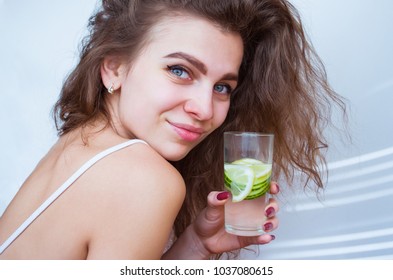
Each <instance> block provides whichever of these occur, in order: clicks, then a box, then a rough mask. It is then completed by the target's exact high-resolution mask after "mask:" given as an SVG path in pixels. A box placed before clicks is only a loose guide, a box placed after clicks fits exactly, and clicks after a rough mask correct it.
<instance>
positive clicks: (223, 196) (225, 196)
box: [217, 192, 229, 200]
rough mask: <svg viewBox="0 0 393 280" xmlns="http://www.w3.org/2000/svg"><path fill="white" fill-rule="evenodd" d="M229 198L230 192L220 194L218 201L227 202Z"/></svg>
mask: <svg viewBox="0 0 393 280" xmlns="http://www.w3.org/2000/svg"><path fill="white" fill-rule="evenodd" d="M228 197H229V192H220V193H219V194H218V195H217V199H218V200H225V199H227V198H228Z"/></svg>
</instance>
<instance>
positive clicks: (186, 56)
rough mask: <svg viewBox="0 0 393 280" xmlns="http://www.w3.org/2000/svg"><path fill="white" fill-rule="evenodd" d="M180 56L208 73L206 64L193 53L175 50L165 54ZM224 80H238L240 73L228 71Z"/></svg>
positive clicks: (171, 56) (170, 56)
mask: <svg viewBox="0 0 393 280" xmlns="http://www.w3.org/2000/svg"><path fill="white" fill-rule="evenodd" d="M168 57H169V58H180V59H184V60H186V61H188V62H189V63H191V64H192V65H193V66H195V68H197V69H198V70H199V71H200V72H202V74H204V75H206V73H207V68H206V65H205V64H204V63H203V62H202V61H200V60H198V59H197V58H195V57H193V56H192V55H189V54H186V53H184V52H175V53H171V54H168V55H166V56H165V58H168ZM222 79H223V80H233V81H237V80H238V75H237V74H234V73H228V74H225V75H224V76H223V77H222Z"/></svg>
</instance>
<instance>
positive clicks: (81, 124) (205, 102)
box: [0, 0, 341, 259]
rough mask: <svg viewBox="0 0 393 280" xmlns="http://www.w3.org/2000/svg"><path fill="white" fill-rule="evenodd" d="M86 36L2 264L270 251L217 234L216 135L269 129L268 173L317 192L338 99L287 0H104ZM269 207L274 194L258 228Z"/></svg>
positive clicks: (16, 210) (0, 237) (9, 224)
mask: <svg viewBox="0 0 393 280" xmlns="http://www.w3.org/2000/svg"><path fill="white" fill-rule="evenodd" d="M89 27H90V31H91V33H90V36H89V37H88V38H87V39H86V40H84V41H83V43H84V45H83V49H82V53H81V57H80V61H79V63H78V65H77V66H76V68H75V69H74V71H73V72H72V73H71V74H70V75H69V77H68V78H67V80H66V81H65V83H64V86H63V89H62V92H61V95H60V98H59V100H58V102H57V103H56V105H55V110H54V112H55V119H56V124H57V125H58V132H59V140H58V142H57V143H56V144H55V145H54V146H53V147H52V148H51V150H50V151H49V152H48V154H47V155H46V156H45V157H44V158H43V159H42V160H41V161H40V163H39V164H38V165H37V167H36V168H35V170H34V171H33V172H32V174H31V175H30V176H29V177H28V178H27V180H26V181H25V183H24V184H23V186H22V187H21V189H20V191H19V192H18V193H17V195H16V196H15V198H14V199H13V200H12V202H11V203H10V205H9V206H8V208H7V209H6V211H5V212H4V214H3V216H2V217H1V219H0V244H1V247H0V253H1V255H0V258H2V259H19V258H21V259H112V258H114V259H127V258H130V259H159V258H166V259H207V258H211V257H214V256H217V255H219V254H222V253H224V252H229V251H233V250H237V249H240V248H243V247H245V246H248V245H250V244H266V243H269V242H270V241H272V240H273V239H274V236H273V235H271V234H269V233H267V234H264V235H261V236H258V237H238V236H235V235H230V234H227V233H226V232H225V231H224V229H223V206H224V204H225V202H226V201H227V200H228V198H229V194H228V193H227V192H220V191H219V190H220V189H222V185H223V163H222V133H223V132H224V131H227V130H240V131H260V132H269V133H274V134H275V139H276V141H275V168H276V169H275V174H276V176H277V177H278V176H280V175H281V174H283V175H285V176H286V178H287V180H288V181H289V182H291V180H292V179H293V176H292V174H293V171H294V170H300V171H302V172H303V173H304V174H306V175H307V178H308V180H307V182H308V181H313V182H315V183H316V184H317V186H319V187H322V181H321V174H320V173H319V171H318V170H319V169H318V166H319V164H320V163H321V162H323V161H324V157H323V153H322V150H323V148H325V147H326V144H325V141H324V138H323V136H322V129H323V125H324V124H325V123H324V122H323V121H324V120H326V119H327V118H328V117H329V114H328V113H329V112H328V111H326V109H328V108H329V106H330V104H331V103H332V102H333V103H337V104H339V105H341V103H340V99H339V98H338V97H337V96H336V94H335V93H334V92H333V91H331V90H330V88H329V87H328V85H327V82H326V78H325V74H324V71H323V68H320V66H321V65H320V64H315V63H317V62H318V59H317V58H318V57H317V56H316V55H315V54H314V53H313V51H312V49H311V48H310V45H309V44H308V43H307V41H306V39H305V36H304V34H303V29H302V26H301V23H300V20H299V18H298V16H297V14H296V11H295V9H294V8H293V7H292V6H291V5H290V4H289V3H288V2H287V1H285V0H225V1H224V0H216V1H211V0H156V1H154V0H149V1H144V0H139V1H136V0H135V1H132V0H129V1H128V0H103V1H102V7H101V8H100V9H99V10H98V11H97V13H96V14H95V15H94V16H92V17H91V19H90V25H89ZM277 192H278V185H277V184H276V183H272V184H271V193H273V194H275V193H277ZM206 198H207V202H206ZM277 211H278V205H277V203H276V201H275V200H274V199H271V201H270V204H269V205H268V207H267V208H266V213H265V215H266V216H267V217H268V219H267V221H266V223H265V224H264V227H265V229H266V231H267V232H270V231H272V230H274V229H275V228H277V226H278V220H277V218H276V216H275V213H277Z"/></svg>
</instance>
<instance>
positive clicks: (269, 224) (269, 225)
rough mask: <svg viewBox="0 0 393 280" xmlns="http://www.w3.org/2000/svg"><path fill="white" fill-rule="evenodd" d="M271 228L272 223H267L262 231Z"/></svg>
mask: <svg viewBox="0 0 393 280" xmlns="http://www.w3.org/2000/svg"><path fill="white" fill-rule="evenodd" d="M272 229H273V224H272V223H267V224H265V225H264V226H263V230H264V231H269V230H272Z"/></svg>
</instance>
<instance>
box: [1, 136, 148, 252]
mask: <svg viewBox="0 0 393 280" xmlns="http://www.w3.org/2000/svg"><path fill="white" fill-rule="evenodd" d="M135 143H144V144H147V143H146V142H145V141H143V140H139V139H132V140H129V141H126V142H124V143H121V144H118V145H116V146H113V147H110V148H108V149H106V150H104V151H102V152H100V153H98V154H97V155H95V156H94V157H93V158H91V159H90V160H88V161H87V162H86V163H85V164H83V165H82V166H81V167H80V168H79V169H78V170H77V171H76V172H75V173H74V174H72V175H71V177H70V178H68V180H67V181H65V182H64V183H63V184H62V185H61V186H60V187H59V188H58V189H57V190H56V191H55V192H54V193H53V194H52V195H51V196H50V197H49V198H48V199H47V200H45V201H44V202H43V203H42V204H41V205H40V206H39V207H38V208H37V210H35V211H34V212H33V214H31V215H30V217H28V218H27V219H26V220H25V221H24V222H23V223H22V225H20V226H19V227H18V228H17V229H16V230H15V231H14V233H12V234H11V236H10V237H8V239H7V240H6V241H4V243H3V244H1V246H0V255H1V254H2V253H3V252H4V250H5V249H7V247H8V246H10V245H11V243H12V242H14V241H15V239H16V238H18V236H19V235H20V234H21V233H22V232H23V231H24V230H25V229H26V228H27V227H28V226H29V225H30V224H31V223H32V222H33V221H34V220H35V219H36V218H37V217H38V216H39V215H41V213H42V212H44V211H45V209H46V208H48V207H49V205H51V204H52V203H53V202H54V201H55V200H56V199H57V198H58V197H59V196H60V195H61V194H62V193H63V192H64V191H65V190H66V189H68V187H69V186H71V185H72V183H74V182H75V181H76V180H77V179H78V178H79V177H80V176H81V175H82V174H83V173H85V172H86V170H88V169H89V168H90V167H91V166H93V165H94V164H95V163H96V162H98V161H99V160H100V159H102V158H104V157H106V156H107V155H109V154H111V153H113V152H116V151H118V150H121V149H123V148H125V147H128V146H130V145H132V144H135Z"/></svg>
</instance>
